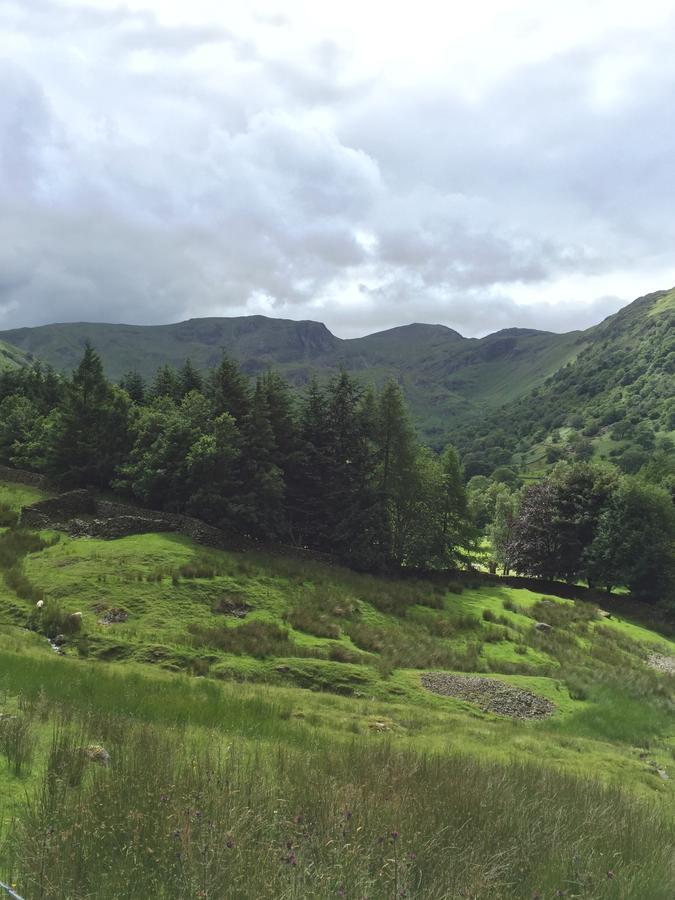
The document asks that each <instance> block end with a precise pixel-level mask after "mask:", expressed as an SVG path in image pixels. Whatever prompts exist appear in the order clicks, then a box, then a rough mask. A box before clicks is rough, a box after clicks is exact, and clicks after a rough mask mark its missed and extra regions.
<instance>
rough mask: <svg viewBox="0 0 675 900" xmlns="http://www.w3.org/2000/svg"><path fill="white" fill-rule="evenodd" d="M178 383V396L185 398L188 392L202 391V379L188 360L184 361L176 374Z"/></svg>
mask: <svg viewBox="0 0 675 900" xmlns="http://www.w3.org/2000/svg"><path fill="white" fill-rule="evenodd" d="M178 379H179V382H180V396H181V397H185V396H186V395H187V394H189V393H190V391H198V392H201V391H202V390H203V389H204V379H203V378H202V376H201V374H200V372H198V371H197V369H195V367H194V366H193V365H192V361H191V360H190V359H186V360H185V362H184V363H183V366H182V368H181V369H180V371H179V373H178Z"/></svg>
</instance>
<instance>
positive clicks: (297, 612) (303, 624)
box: [284, 606, 342, 639]
mask: <svg viewBox="0 0 675 900" xmlns="http://www.w3.org/2000/svg"><path fill="white" fill-rule="evenodd" d="M284 619H285V620H286V621H287V622H288V624H289V625H291V626H292V627H293V628H295V629H296V631H304V632H305V633H306V634H313V635H315V637H322V638H333V639H337V638H339V637H340V635H341V634H342V631H341V629H340V626H339V625H336V624H335V623H334V622H331V621H329V620H328V619H327V617H326V616H325V615H323V614H322V613H319V612H317V611H316V610H314V609H312V608H311V607H308V606H302V607H296V608H295V609H292V610H290V612H287V613H286V614H285V616H284Z"/></svg>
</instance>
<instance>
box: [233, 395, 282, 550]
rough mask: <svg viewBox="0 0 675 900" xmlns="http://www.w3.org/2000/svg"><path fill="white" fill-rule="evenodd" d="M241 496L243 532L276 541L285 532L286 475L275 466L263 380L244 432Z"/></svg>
mask: <svg viewBox="0 0 675 900" xmlns="http://www.w3.org/2000/svg"><path fill="white" fill-rule="evenodd" d="M241 433H242V458H241V462H242V466H241V494H240V496H239V498H238V510H239V514H240V516H241V524H242V526H243V528H242V530H245V531H246V532H247V533H250V534H252V535H253V536H254V537H258V538H265V539H274V538H280V537H282V536H283V535H284V534H285V532H286V528H285V516H284V508H283V498H284V478H283V472H282V471H281V469H280V468H279V467H278V466H277V465H276V464H275V462H274V459H275V456H276V449H277V448H276V442H275V440H274V431H273V429H272V425H271V422H270V411H269V405H268V403H267V397H266V392H265V388H264V386H263V383H262V381H261V380H259V381H258V383H257V385H256V389H255V392H254V394H253V400H252V403H251V412H250V415H249V416H248V417H247V418H246V420H245V422H244V425H243V427H242V429H241Z"/></svg>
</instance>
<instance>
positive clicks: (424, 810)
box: [0, 485, 675, 900]
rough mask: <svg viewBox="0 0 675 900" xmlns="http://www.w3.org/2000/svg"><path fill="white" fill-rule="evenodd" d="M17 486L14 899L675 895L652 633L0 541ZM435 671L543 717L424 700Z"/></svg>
mask: <svg viewBox="0 0 675 900" xmlns="http://www.w3.org/2000/svg"><path fill="white" fill-rule="evenodd" d="M38 495H39V492H36V491H34V490H33V489H30V488H25V487H23V486H16V485H3V486H1V487H0V512H2V514H3V518H2V523H3V524H2V527H1V528H0V566H1V567H2V570H3V572H2V574H3V579H4V584H3V585H2V586H1V587H0V626H1V627H0V717H1V718H0V879H2V880H3V881H5V882H8V883H13V884H16V890H17V892H18V893H19V894H21V896H23V897H25V898H26V900H35V898H56V897H59V898H63V897H68V898H77V900H80V898H82V900H84V898H106V900H107V898H117V897H125V898H126V897H129V898H142V897H143V898H146V897H158V898H174V897H175V898H188V897H190V898H191V897H203V898H214V900H215V898H225V897H227V898H230V897H231V898H249V897H250V898H267V897H269V898H301V897H320V898H324V897H350V898H363V897H370V898H398V897H420V898H434V900H436V898H438V900H440V898H455V897H458V898H523V897H540V898H544V897H556V896H566V897H584V898H654V900H659V898H664V900H665V898H670V897H671V896H673V895H674V894H675V868H674V865H673V859H674V856H675V854H674V853H673V851H674V849H675V842H674V840H673V838H674V837H675V815H674V812H675V787H674V784H675V765H674V763H675V716H674V715H673V712H674V709H673V678H672V676H668V675H665V674H662V673H660V672H656V671H654V670H653V669H651V668H650V667H649V666H648V665H647V658H648V656H649V654H650V653H653V652H656V653H661V654H663V655H666V656H672V655H675V644H674V643H673V642H672V640H670V639H669V638H668V637H667V636H666V635H664V634H660V633H658V632H657V631H655V630H653V629H652V628H650V627H649V622H648V621H647V620H646V619H644V618H643V619H642V620H641V621H637V619H635V618H632V617H627V616H626V615H625V614H624V613H623V607H621V608H620V607H619V605H618V601H615V600H612V599H611V598H608V599H607V602H606V604H605V606H604V610H605V611H606V612H609V613H611V618H608V617H606V616H603V615H602V614H600V613H599V612H598V609H597V607H596V606H595V605H591V604H586V603H572V602H570V601H564V600H561V599H559V598H556V597H550V596H542V595H540V594H536V593H533V592H530V591H525V590H518V589H513V588H508V587H504V586H500V585H497V586H494V587H484V586H478V584H475V585H472V583H471V581H470V579H469V580H467V579H462V580H460V581H452V580H449V579H439V580H438V581H436V582H427V581H418V580H413V579H411V580H402V581H401V580H398V581H394V580H388V579H381V578H375V577H372V576H365V575H358V574H355V573H353V572H351V571H349V570H346V569H342V568H339V567H336V566H329V565H326V564H323V563H318V562H314V561H311V560H305V559H302V558H301V557H299V556H298V557H290V556H280V555H273V554H268V553H262V552H253V551H250V552H245V553H227V552H222V551H214V550H207V549H205V548H203V547H200V546H197V545H195V544H193V543H191V542H190V541H189V540H187V539H186V538H183V537H180V536H176V535H171V534H161V535H160V534H151V535H140V536H134V537H128V538H123V539H120V540H115V541H102V540H91V539H87V540H84V539H72V538H69V537H68V536H66V535H63V534H57V533H43V534H41V535H29V534H25V533H22V532H21V531H19V530H17V528H16V523H15V517H13V516H12V511H13V510H16V509H17V508H18V507H20V506H21V505H22V504H24V503H27V502H30V501H31V500H33V499H37V496H38ZM38 599H39V600H43V601H44V608H43V610H42V612H38V611H37V609H36V606H35V604H36V602H37V600H38ZM613 604H615V607H613ZM75 612H80V613H82V617H81V624H80V622H79V618H76V619H75V620H73V619H72V617H71V614H72V613H75ZM542 621H543V622H546V623H548V624H550V625H551V626H552V629H551V630H550V631H547V632H540V631H538V630H537V629H536V628H535V627H534V626H535V623H536V622H542ZM59 633H61V634H63V637H64V639H65V644H64V645H63V648H62V650H63V652H62V653H60V654H57V653H55V652H54V650H53V649H52V647H51V646H50V645H49V643H48V641H47V636H49V637H51V638H54V637H56V636H57V634H59ZM444 671H445V672H454V673H471V674H479V675H482V676H485V677H492V678H497V679H499V680H500V681H504V682H506V683H508V684H511V685H514V686H516V687H519V688H522V689H525V690H528V691H531V692H532V693H535V694H538V695H540V696H543V697H546V698H548V699H549V700H551V701H552V702H553V703H554V705H555V712H554V714H553V715H552V716H551V717H550V718H546V719H540V720H519V719H513V718H509V717H506V716H502V715H496V714H494V713H491V712H488V711H486V710H485V709H483V708H482V707H481V705H479V704H475V703H470V702H467V701H465V700H460V699H457V698H453V697H449V696H440V695H437V694H433V693H430V692H429V691H427V690H426V689H424V687H423V686H422V683H421V680H420V676H421V674H422V673H424V672H444ZM98 747H104V748H105V751H106V752H107V753H108V754H109V757H110V764H109V765H108V766H103V765H100V764H99V763H97V762H96V760H93V761H92V760H91V759H89V756H90V755H92V753H93V751H94V750H95V748H98ZM94 755H95V754H94Z"/></svg>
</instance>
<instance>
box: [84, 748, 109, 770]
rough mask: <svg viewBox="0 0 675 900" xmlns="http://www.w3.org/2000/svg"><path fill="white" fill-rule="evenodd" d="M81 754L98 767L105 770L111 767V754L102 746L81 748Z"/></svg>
mask: <svg viewBox="0 0 675 900" xmlns="http://www.w3.org/2000/svg"><path fill="white" fill-rule="evenodd" d="M80 753H82V754H83V756H85V757H86V758H87V759H88V760H89V761H90V762H93V763H98V765H100V766H104V767H105V768H108V766H109V765H110V754H109V753H108V751H107V750H106V749H105V747H104V746H103V745H102V744H90V745H89V746H88V747H80Z"/></svg>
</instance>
